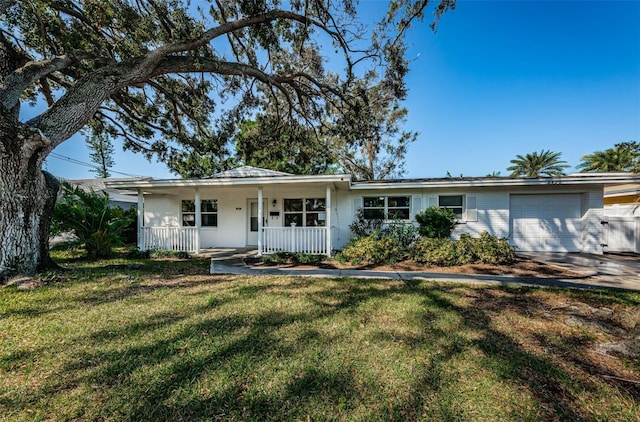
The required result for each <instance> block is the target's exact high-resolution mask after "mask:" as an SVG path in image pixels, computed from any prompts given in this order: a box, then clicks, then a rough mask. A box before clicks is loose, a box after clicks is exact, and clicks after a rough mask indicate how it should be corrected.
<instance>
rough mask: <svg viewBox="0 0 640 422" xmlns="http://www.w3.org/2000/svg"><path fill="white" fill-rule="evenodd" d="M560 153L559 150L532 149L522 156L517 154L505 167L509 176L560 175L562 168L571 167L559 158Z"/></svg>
mask: <svg viewBox="0 0 640 422" xmlns="http://www.w3.org/2000/svg"><path fill="white" fill-rule="evenodd" d="M561 155H562V153H560V152H552V151H550V150H546V151H545V150H542V151H540V152H539V153H538V152H536V151H534V152H532V153H529V154H526V155H524V156H522V155H517V156H516V158H514V159H513V160H511V163H512V164H513V165H512V166H510V167H507V171H510V172H511V174H510V177H518V176H524V177H541V176H560V175H562V174H563V171H564V169H567V168H569V167H571V166H570V165H568V164H567V162H566V161H564V160H561V159H560V156H561Z"/></svg>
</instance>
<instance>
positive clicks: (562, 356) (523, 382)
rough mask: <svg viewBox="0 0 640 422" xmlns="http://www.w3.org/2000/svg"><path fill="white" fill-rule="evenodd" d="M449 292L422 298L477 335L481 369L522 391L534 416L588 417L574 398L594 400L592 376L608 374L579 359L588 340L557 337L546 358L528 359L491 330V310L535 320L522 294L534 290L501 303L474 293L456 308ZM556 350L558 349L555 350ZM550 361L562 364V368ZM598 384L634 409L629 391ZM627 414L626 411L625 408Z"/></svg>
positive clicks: (531, 301)
mask: <svg viewBox="0 0 640 422" xmlns="http://www.w3.org/2000/svg"><path fill="white" fill-rule="evenodd" d="M452 289H455V288H454V287H451V288H449V287H443V288H442V290H440V291H438V290H431V291H425V293H426V295H427V297H429V298H430V300H432V301H434V302H435V303H438V304H439V305H440V306H442V307H448V308H451V309H454V310H455V311H456V312H457V313H458V314H459V315H460V316H462V318H463V321H464V325H466V326H467V327H470V328H473V329H474V330H478V331H479V332H480V333H481V336H480V337H479V338H478V339H477V340H474V341H473V342H472V343H473V346H474V347H478V348H479V349H480V350H482V352H484V354H485V356H486V361H485V365H486V366H487V368H488V369H491V370H492V371H494V372H495V373H496V374H497V375H499V376H500V377H501V378H503V379H505V380H509V382H511V383H515V384H517V385H520V386H524V387H526V388H527V390H528V391H530V392H531V393H532V395H533V397H535V399H536V400H537V401H538V402H539V403H540V405H541V407H540V409H539V411H541V412H542V413H541V414H539V415H538V417H540V418H542V419H556V418H559V419H560V420H571V421H575V420H586V419H591V418H593V417H594V416H593V415H590V414H589V412H590V410H588V409H585V408H583V407H582V405H581V404H580V401H581V400H579V398H580V399H583V398H584V396H585V395H586V396H587V397H589V396H590V397H597V396H598V394H602V384H600V385H598V384H597V383H596V382H594V378H595V377H594V375H595V376H596V377H597V376H598V375H601V374H605V373H609V372H610V369H609V368H606V367H604V366H601V365H598V364H597V363H594V362H591V361H589V360H588V359H586V358H585V354H586V352H587V349H588V348H589V347H590V346H591V345H592V339H590V338H589V336H586V335H579V334H575V333H574V334H570V335H565V336H561V337H559V338H556V339H555V340H556V343H555V344H554V345H552V347H549V348H547V349H546V350H545V353H544V354H546V355H547V356H548V358H544V357H540V356H539V354H538V353H536V354H535V355H534V354H533V353H531V352H529V351H527V350H525V349H524V348H523V346H522V345H521V344H519V343H516V342H515V341H514V340H513V338H512V337H510V336H509V335H507V334H505V333H503V332H501V331H500V330H498V329H496V328H495V326H494V324H493V317H492V314H493V313H494V312H495V311H497V310H501V311H502V312H504V310H507V309H508V310H509V311H510V312H515V313H517V314H519V315H520V316H522V317H526V318H528V319H531V320H533V319H536V318H537V317H536V316H533V315H531V312H530V310H531V309H532V308H534V309H535V308H539V307H540V305H541V304H540V302H539V301H538V299H536V298H534V297H531V296H530V295H529V294H528V292H529V291H535V290H532V289H522V290H515V291H513V289H507V290H506V291H507V292H509V291H511V293H512V294H513V295H515V296H511V297H507V298H504V297H500V296H501V295H496V294H495V292H496V290H494V289H480V290H477V291H476V292H477V293H476V294H475V297H473V299H472V300H471V301H470V302H469V303H468V304H465V305H464V306H461V305H456V304H454V302H453V301H451V300H449V299H447V298H446V297H445V296H444V295H443V294H442V292H443V291H447V290H452ZM498 292H500V290H498ZM601 294H602V292H601ZM605 296H606V294H605ZM550 335H552V334H550ZM532 339H533V340H536V341H537V345H536V346H542V348H545V346H549V344H548V343H546V342H545V341H542V340H541V338H540V335H539V334H538V335H537V334H533V335H532ZM521 340H522V339H521ZM559 345H562V346H564V347H561V348H560V347H559ZM554 361H558V362H562V365H561V366H560V365H558V364H557V363H556V362H554ZM567 367H568V368H572V369H571V372H567V370H565V369H563V368H567ZM601 382H602V383H606V384H608V385H609V386H610V387H613V389H614V391H617V393H620V394H622V395H624V396H626V397H627V398H628V399H629V401H630V402H631V403H634V402H635V405H633V406H632V407H636V406H637V405H638V402H637V397H638V391H635V392H631V391H630V390H629V384H627V385H623V384H624V383H620V382H617V381H616V380H610V381H608V382H605V381H603V380H601ZM591 405H592V404H590V405H589V404H588V405H587V406H591ZM596 407H597V406H596ZM627 410H628V411H629V410H630V411H631V412H632V410H631V409H627ZM610 415H613V414H610ZM628 415H629V413H627V416H628ZM621 417H622V416H621Z"/></svg>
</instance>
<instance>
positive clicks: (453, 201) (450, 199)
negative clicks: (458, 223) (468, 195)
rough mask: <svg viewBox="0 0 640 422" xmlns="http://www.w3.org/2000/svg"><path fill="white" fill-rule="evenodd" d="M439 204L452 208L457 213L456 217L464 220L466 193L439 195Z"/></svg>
mask: <svg viewBox="0 0 640 422" xmlns="http://www.w3.org/2000/svg"><path fill="white" fill-rule="evenodd" d="M438 206H439V207H440V208H448V209H450V210H451V211H453V213H454V214H455V216H456V219H458V220H462V216H463V212H464V195H440V196H438Z"/></svg>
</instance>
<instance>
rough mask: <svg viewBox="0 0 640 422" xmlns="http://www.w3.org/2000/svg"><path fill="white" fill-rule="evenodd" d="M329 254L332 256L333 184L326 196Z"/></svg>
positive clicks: (328, 188) (328, 187)
mask: <svg viewBox="0 0 640 422" xmlns="http://www.w3.org/2000/svg"><path fill="white" fill-rule="evenodd" d="M326 208H327V209H326V212H327V216H326V220H325V224H326V227H327V256H329V257H330V256H331V186H327V196H326Z"/></svg>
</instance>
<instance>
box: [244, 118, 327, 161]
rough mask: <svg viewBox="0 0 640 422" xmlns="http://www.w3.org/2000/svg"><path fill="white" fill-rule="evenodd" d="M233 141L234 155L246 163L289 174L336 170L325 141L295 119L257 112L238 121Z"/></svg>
mask: <svg viewBox="0 0 640 422" xmlns="http://www.w3.org/2000/svg"><path fill="white" fill-rule="evenodd" d="M234 141H235V147H236V151H237V157H238V159H239V160H240V161H241V162H242V163H244V164H246V165H250V166H255V167H261V168H268V169H271V170H276V171H283V172H287V173H293V174H325V173H334V172H335V171H336V170H337V165H336V160H335V157H334V156H333V154H331V153H330V151H328V149H327V147H326V145H325V144H324V143H323V142H322V141H321V140H320V139H319V138H318V137H317V136H316V135H315V134H314V133H313V131H312V130H311V129H309V128H307V127H305V126H303V125H301V124H300V123H298V122H294V121H288V122H284V121H280V120H278V119H275V118H273V117H272V116H268V115H260V116H258V117H257V119H256V120H248V121H245V122H244V123H243V124H241V125H240V130H239V131H238V133H237V135H236V136H235V139H234Z"/></svg>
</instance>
